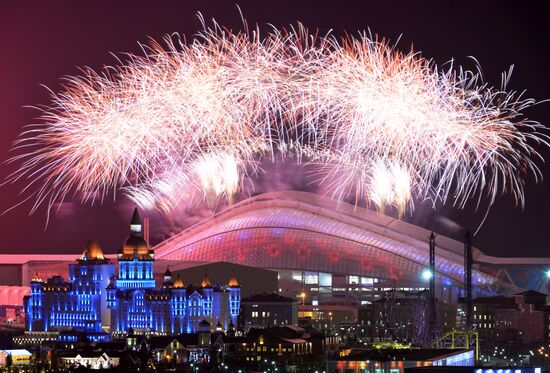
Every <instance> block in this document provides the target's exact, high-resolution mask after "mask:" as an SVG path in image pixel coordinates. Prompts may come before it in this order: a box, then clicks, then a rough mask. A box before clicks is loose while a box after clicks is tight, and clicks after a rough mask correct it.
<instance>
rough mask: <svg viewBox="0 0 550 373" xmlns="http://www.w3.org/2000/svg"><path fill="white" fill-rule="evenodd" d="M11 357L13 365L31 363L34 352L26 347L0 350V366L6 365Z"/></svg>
mask: <svg viewBox="0 0 550 373" xmlns="http://www.w3.org/2000/svg"><path fill="white" fill-rule="evenodd" d="M8 356H9V357H8ZM9 359H11V364H12V365H29V364H30V363H31V359H32V354H31V353H30V351H29V350H24V349H15V350H0V367H4V366H6V362H7V361H8V360H9Z"/></svg>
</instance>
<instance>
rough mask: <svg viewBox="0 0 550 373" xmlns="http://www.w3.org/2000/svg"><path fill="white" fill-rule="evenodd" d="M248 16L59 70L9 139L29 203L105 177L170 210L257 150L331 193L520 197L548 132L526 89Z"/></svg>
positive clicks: (245, 167) (250, 163)
mask: <svg viewBox="0 0 550 373" xmlns="http://www.w3.org/2000/svg"><path fill="white" fill-rule="evenodd" d="M245 29H246V31H242V32H236V33H234V32H231V31H229V30H226V29H223V28H222V27H220V26H219V25H217V24H215V23H214V24H213V26H211V27H205V28H204V31H203V32H202V33H200V34H198V35H197V36H196V37H195V38H194V39H193V40H192V42H190V43H186V42H185V41H184V40H185V39H184V38H179V37H176V36H174V35H172V36H170V37H167V38H166V40H165V43H163V44H160V43H157V42H151V43H150V44H149V45H148V46H147V47H145V48H144V50H145V54H144V55H143V56H136V55H129V56H128V57H127V58H126V60H125V62H124V63H120V64H119V65H117V66H113V67H109V68H108V69H105V70H104V71H103V72H102V73H95V72H93V71H90V70H84V72H83V74H82V76H79V77H74V78H71V79H70V80H69V82H68V84H67V85H66V87H65V89H64V90H63V91H62V92H61V93H58V94H55V93H54V94H52V105H51V106H50V107H48V108H46V109H45V110H44V112H43V115H42V123H41V124H40V125H36V126H31V127H30V128H29V129H28V130H27V131H26V132H24V133H23V135H22V137H21V138H20V139H19V140H18V141H17V142H16V146H15V148H16V149H18V151H19V152H20V153H19V154H18V155H16V156H15V157H13V158H12V161H15V162H18V164H19V168H18V170H17V171H16V172H15V173H14V174H12V175H10V177H8V179H7V182H22V181H23V182H25V183H26V184H27V186H26V187H25V189H24V191H23V192H24V193H27V194H28V195H29V196H30V197H33V198H34V205H33V208H32V210H33V211H34V210H35V209H36V208H37V207H38V206H40V205H42V204H47V205H48V206H51V205H52V204H53V203H55V202H58V201H62V200H63V199H65V198H67V197H73V196H75V195H76V196H79V197H80V198H82V199H84V200H94V199H97V198H99V199H102V198H104V197H105V196H106V195H107V194H109V193H111V192H113V191H117V190H122V191H123V192H124V193H126V194H127V195H128V196H129V197H130V198H131V199H133V200H134V201H136V202H137V203H139V204H140V205H141V206H143V207H146V208H160V209H162V210H164V211H170V210H171V209H172V208H174V207H176V206H179V205H181V204H182V203H188V202H189V201H191V200H193V199H196V198H197V196H199V198H203V199H205V200H207V201H208V202H209V203H210V204H213V203H214V201H215V200H216V199H217V198H221V197H224V198H227V199H228V200H231V199H232V196H233V195H234V194H235V193H236V192H237V191H238V190H239V187H240V186H241V185H242V182H243V179H244V178H245V177H250V176H253V175H254V174H255V173H257V172H259V170H258V168H257V167H256V164H257V162H258V160H259V159H261V158H267V159H274V158H275V157H290V158H292V159H294V160H297V161H298V162H308V163H311V164H312V165H314V166H315V167H318V169H319V171H320V172H319V174H322V175H324V176H323V177H321V178H319V179H320V182H324V183H325V185H327V186H328V189H329V190H331V193H332V195H333V197H334V198H337V199H344V198H346V197H348V196H350V195H353V194H355V197H356V199H357V200H359V199H367V200H369V201H371V202H373V203H374V204H376V206H378V207H379V208H380V209H383V208H384V206H387V205H390V206H394V207H396V208H397V209H398V210H399V211H400V213H401V212H403V211H404V210H405V209H406V208H407V207H409V206H412V203H411V200H412V197H413V196H419V197H420V198H429V199H431V200H433V201H441V202H443V203H446V202H451V203H454V204H456V205H458V206H459V207H462V206H464V204H465V203H466V201H468V200H470V199H472V198H482V197H483V196H488V201H489V204H492V203H493V202H494V200H495V197H496V196H497V195H498V194H499V193H500V192H504V191H508V192H510V193H512V194H513V195H514V197H515V198H516V201H517V202H518V203H519V204H523V202H524V195H523V186H524V178H525V176H526V175H528V174H533V175H535V177H536V178H538V177H539V176H540V173H539V171H538V169H537V166H536V164H535V163H534V160H535V159H536V158H537V157H540V156H539V154H538V153H537V151H536V149H535V146H536V145H537V144H540V143H543V144H544V145H547V142H546V140H547V136H546V134H545V132H544V130H543V129H544V127H543V126H542V125H540V124H539V123H536V122H533V121H529V120H527V119H525V118H523V117H522V111H523V110H524V109H525V108H527V107H529V106H532V105H534V104H535V101H534V100H532V99H523V98H522V97H521V95H518V94H516V93H515V92H507V91H506V90H505V89H504V88H503V89H500V90H497V89H494V88H492V87H489V86H487V85H485V84H483V83H482V81H481V77H480V74H479V73H475V72H471V71H463V70H462V69H458V70H456V69H454V68H453V67H452V66H451V67H449V68H448V69H447V70H445V71H442V70H440V69H438V67H437V66H435V65H434V64H433V63H432V62H430V61H429V60H426V59H425V58H423V57H422V56H420V55H419V54H418V53H414V52H410V53H402V52H400V51H397V50H396V49H395V48H393V47H391V46H390V45H389V44H388V43H387V42H385V41H383V40H382V41H380V40H377V39H376V38H373V37H371V36H370V35H368V34H365V33H363V34H359V36H358V37H351V36H346V37H344V38H342V39H337V38H336V37H334V36H331V35H327V36H326V37H317V36H315V35H311V34H309V33H308V31H307V30H306V29H305V28H304V27H302V26H301V25H299V26H298V27H296V28H290V29H289V30H278V29H273V30H272V31H271V32H270V33H268V34H267V35H265V36H261V34H260V31H259V29H258V28H256V29H254V30H252V31H249V30H248V29H247V28H246V27H245ZM504 80H505V81H506V80H507V77H505V79H504Z"/></svg>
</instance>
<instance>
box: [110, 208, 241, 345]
mask: <svg viewBox="0 0 550 373" xmlns="http://www.w3.org/2000/svg"><path fill="white" fill-rule="evenodd" d="M154 260H155V254H154V252H153V250H151V249H150V248H149V246H148V245H147V243H146V241H145V240H144V238H143V230H142V223H141V218H140V216H139V214H138V212H137V210H135V211H134V215H133V217H132V221H131V222H130V236H129V237H128V240H127V241H126V243H125V244H124V246H123V248H122V250H121V251H120V252H119V254H118V262H119V272H118V276H117V277H113V278H112V279H111V281H110V283H109V286H107V306H108V308H109V309H110V310H111V331H112V332H119V333H120V332H122V333H124V332H127V331H128V330H129V329H133V330H135V331H140V332H145V333H148V332H151V333H160V334H174V333H194V332H196V331H197V330H198V327H199V323H200V322H201V321H203V320H206V321H208V322H209V323H210V325H213V326H215V325H217V324H218V323H220V324H221V325H222V327H223V328H224V329H227V328H228V327H229V324H231V323H233V324H235V323H236V322H237V316H238V315H239V309H240V300H241V295H240V292H241V288H240V286H239V283H238V281H237V279H236V278H235V277H233V278H231V279H230V280H229V283H228V284H227V285H226V286H222V285H213V284H212V283H211V282H210V280H209V279H208V276H207V275H206V274H205V275H204V278H203V279H202V281H201V283H200V286H193V285H189V286H185V284H184V283H183V280H182V279H181V278H179V277H178V278H177V279H176V280H175V281H173V279H172V274H171V272H170V270H169V269H167V270H166V272H165V274H164V278H163V282H162V285H161V286H160V287H156V285H155V279H154V277H153V262H154Z"/></svg>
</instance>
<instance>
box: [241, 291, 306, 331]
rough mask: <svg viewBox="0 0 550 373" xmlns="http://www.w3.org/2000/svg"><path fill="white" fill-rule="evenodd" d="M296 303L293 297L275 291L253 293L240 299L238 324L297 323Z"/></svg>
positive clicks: (255, 326) (272, 324)
mask: <svg viewBox="0 0 550 373" xmlns="http://www.w3.org/2000/svg"><path fill="white" fill-rule="evenodd" d="M297 324H298V304H297V301H296V300H295V299H292V298H288V297H283V296H281V295H279V294H276V293H262V294H254V295H251V296H249V297H247V298H243V299H241V313H240V325H241V326H242V328H243V330H244V331H245V332H248V330H250V329H251V328H268V327H272V326H284V325H297Z"/></svg>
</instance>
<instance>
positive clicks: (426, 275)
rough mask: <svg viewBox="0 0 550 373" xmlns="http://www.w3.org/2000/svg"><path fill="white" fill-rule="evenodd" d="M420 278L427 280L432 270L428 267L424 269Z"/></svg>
mask: <svg viewBox="0 0 550 373" xmlns="http://www.w3.org/2000/svg"><path fill="white" fill-rule="evenodd" d="M422 278H423V279H424V280H429V279H431V278H432V271H430V270H429V269H425V270H424V271H422Z"/></svg>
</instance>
